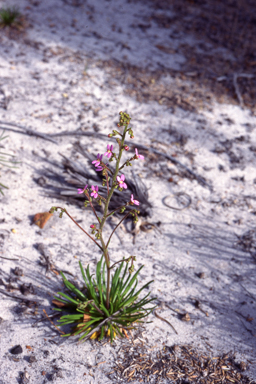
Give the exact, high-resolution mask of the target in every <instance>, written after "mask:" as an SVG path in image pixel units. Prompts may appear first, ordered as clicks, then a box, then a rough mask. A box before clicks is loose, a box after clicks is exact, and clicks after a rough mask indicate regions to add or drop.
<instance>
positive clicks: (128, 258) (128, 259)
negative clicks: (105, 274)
mask: <svg viewBox="0 0 256 384" xmlns="http://www.w3.org/2000/svg"><path fill="white" fill-rule="evenodd" d="M133 258H134V256H129V257H127V259H122V260H119V261H116V262H115V263H114V264H112V265H111V267H110V269H112V268H113V267H114V266H115V265H116V264H119V263H122V262H123V261H127V262H128V261H130V260H131V259H132V264H133Z"/></svg>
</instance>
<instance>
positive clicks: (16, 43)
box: [0, 0, 256, 384]
mask: <svg viewBox="0 0 256 384" xmlns="http://www.w3.org/2000/svg"><path fill="white" fill-rule="evenodd" d="M75 3H76V2H74V3H73V5H72V1H71V0H70V2H68V1H67V2H64V1H62V0H45V1H32V0H31V1H29V0H19V3H18V5H19V7H20V10H21V12H22V13H23V14H24V15H26V20H27V25H26V29H25V31H24V32H19V33H17V36H15V37H13V36H10V33H9V32H8V31H1V35H0V49H1V56H0V92H1V93H0V120H1V123H0V127H1V128H4V127H5V128H9V129H13V130H14V131H16V132H14V131H11V130H10V131H9V132H8V131H6V133H8V138H7V139H5V140H4V141H2V142H1V148H2V149H3V150H4V151H7V152H8V153H10V154H13V155H14V156H15V157H16V158H17V160H19V161H20V162H21V163H20V164H19V165H18V167H17V168H15V169H7V168H2V169H1V179H0V181H1V182H2V183H3V184H5V185H8V187H9V189H8V190H4V193H5V194H4V196H3V197H1V214H0V222H1V224H0V236H1V237H0V244H1V254H0V255H1V257H3V258H0V281H1V286H0V288H1V291H0V295H1V323H0V337H1V339H0V340H1V343H0V351H1V363H0V377H1V379H0V383H2V384H12V383H16V382H22V383H23V382H24V383H25V382H30V383H38V384H40V383H45V382H48V381H54V382H56V383H71V382H72V383H80V382H84V383H101V384H102V383H113V382H115V381H114V379H113V378H112V379H110V378H108V376H107V373H108V372H110V371H111V370H112V367H113V366H114V364H115V361H116V359H117V358H118V356H119V355H118V351H119V348H120V346H122V343H128V341H122V340H117V341H116V342H115V343H114V344H113V345H112V346H111V345H110V344H109V343H107V342H106V341H104V342H101V343H99V342H95V341H89V342H86V343H84V344H81V345H77V343H76V340H74V339H69V340H67V339H65V340H64V339H62V338H61V337H60V336H59V334H58V333H57V332H56V330H55V328H54V327H53V326H52V325H51V324H50V323H49V322H46V321H44V322H39V323H37V324H36V326H34V325H35V323H36V321H37V320H39V319H41V317H43V316H44V315H43V309H45V310H46V312H47V313H48V314H49V315H50V314H52V313H53V312H52V310H51V307H52V305H51V300H52V298H53V295H54V294H55V293H56V292H57V291H59V290H61V288H62V282H61V278H60V277H59V276H57V275H55V274H54V273H52V272H51V271H49V272H47V273H46V269H45V267H43V266H42V265H41V264H40V262H39V261H40V252H39V250H38V244H40V243H43V244H44V246H45V249H46V250H47V251H48V252H49V253H50V255H51V258H52V260H53V262H54V264H55V266H56V267H57V268H58V269H60V270H68V271H70V272H71V273H72V274H73V275H74V276H75V277H77V278H78V279H79V281H80V275H79V267H78V260H81V261H82V263H83V264H84V265H85V266H86V265H87V264H88V263H90V265H91V266H92V268H93V266H95V263H96V260H98V257H99V254H98V252H97V250H96V249H95V248H94V246H93V244H91V243H90V241H89V240H88V239H87V238H85V237H84V236H83V234H82V233H80V232H79V230H77V228H75V226H74V225H73V223H72V222H71V221H70V220H69V219H68V217H64V218H63V219H62V220H60V219H58V217H57V215H56V216H54V217H53V218H52V219H51V220H50V221H49V222H48V223H47V225H46V226H45V227H44V228H43V229H39V228H38V227H37V226H36V225H31V223H32V218H33V216H34V215H35V214H36V213H38V212H44V211H48V210H49V209H50V208H51V206H53V205H57V204H58V205H60V202H59V201H58V199H53V198H51V197H49V195H48V194H47V190H46V189H45V188H44V187H43V186H41V185H40V183H38V179H39V177H42V175H44V173H45V174H46V168H49V167H50V166H49V161H52V162H53V161H55V162H58V163H61V155H60V153H61V154H63V155H65V156H66V157H68V158H70V159H73V160H76V161H80V162H82V163H83V164H85V166H86V164H87V163H86V161H85V159H84V158H83V157H82V156H81V155H80V154H77V153H76V152H75V151H74V147H73V144H74V143H75V142H77V141H79V142H80V144H81V145H82V146H84V148H86V149H87V150H88V151H90V152H91V153H98V152H100V153H102V152H103V151H104V150H105V148H106V145H107V144H108V143H109V141H108V140H103V139H101V138H97V137H92V136H91V137H90V136H87V137H86V136H76V135H70V136H58V137H57V136H56V137H54V140H55V143H54V142H50V141H48V140H46V139H44V138H40V137H36V136H35V135H32V136H30V135H28V134H26V132H25V131H24V129H22V128H19V127H18V126H10V125H8V123H14V124H16V125H20V126H22V127H26V128H30V129H31V130H33V131H34V132H40V133H43V134H46V135H47V134H48V135H50V134H56V133H63V132H64V131H70V132H71V131H75V130H78V129H79V130H80V132H94V133H95V132H96V133H100V134H108V133H109V132H110V131H111V130H112V129H113V128H114V127H115V123H117V121H118V112H119V111H120V110H125V111H127V112H128V113H130V115H131V116H132V127H133V130H134V135H135V139H134V141H135V142H136V143H140V144H142V145H144V146H146V147H147V148H149V149H150V148H153V149H155V150H156V151H158V152H161V153H164V154H166V155H169V156H172V157H174V158H175V159H177V160H178V161H179V162H181V163H182V164H184V165H185V166H186V167H187V168H189V169H190V170H192V171H193V172H194V173H195V174H197V175H199V176H200V177H201V178H203V180H205V183H202V182H200V180H199V179H195V178H194V177H191V175H189V174H188V173H187V172H185V171H184V168H182V167H179V166H177V165H175V164H174V163H173V162H172V161H170V160H168V159H167V158H165V157H163V156H160V155H157V154H154V153H152V152H148V151H142V153H143V154H144V155H145V161H144V162H136V163H135V165H134V167H133V170H134V172H135V173H136V174H139V175H140V176H141V178H142V180H143V181H144V182H145V184H146V186H147V188H149V190H148V194H149V200H150V202H151V204H152V206H153V208H152V210H151V217H148V218H147V220H148V221H149V222H150V223H158V224H159V225H158V226H156V228H155V229H153V230H152V231H150V232H143V231H140V233H139V234H138V235H137V237H136V241H135V244H133V242H132V241H133V236H132V235H131V234H130V233H126V232H124V231H123V230H120V231H119V236H114V237H113V242H112V247H111V252H112V258H113V260H118V259H119V258H120V256H121V257H123V256H129V255H130V254H136V255H137V260H138V263H137V266H140V265H141V264H144V265H145V267H144V269H143V270H142V273H141V276H140V283H141V282H142V281H145V279H148V280H151V279H154V283H153V284H152V286H151V293H152V295H153V296H155V297H157V303H158V304H159V309H158V314H159V315H160V316H161V317H163V318H165V319H166V320H168V321H169V322H171V324H172V325H173V327H174V328H175V329H176V331H177V333H178V334H175V332H174V331H173V329H172V328H171V327H170V326H169V325H168V324H167V323H165V322H164V321H162V320H161V319H159V318H157V317H156V316H155V315H154V314H152V315H151V316H150V319H149V320H150V321H152V322H151V323H149V324H145V325H144V326H143V329H142V330H143V334H142V336H141V338H142V339H143V340H144V342H145V343H146V345H148V348H150V347H152V346H157V348H161V347H162V346H163V344H164V345H167V346H172V345H174V344H178V345H182V344H189V345H192V346H194V347H195V348H198V349H200V350H202V351H206V353H208V354H209V355H213V356H214V355H219V354H221V353H223V352H230V351H232V352H235V353H236V356H237V359H238V361H241V360H243V361H247V360H248V361H249V362H250V364H249V368H248V371H247V372H246V374H247V375H248V376H249V377H251V378H252V379H254V380H255V379H256V369H255V366H256V364H255V363H256V352H255V351H256V346H255V344H256V338H255V336H256V308H255V302H256V284H255V283H256V274H255V262H256V258H255V249H256V236H255V233H254V230H255V214H256V191H255V188H256V187H255V183H256V174H255V163H256V158H255V153H256V117H255V115H254V113H253V112H252V110H250V109H247V108H246V107H245V108H242V106H241V105H239V103H238V102H237V101H233V102H230V103H229V104H223V103H222V104H221V103H219V102H218V101H217V100H213V99H212V100H211V101H210V102H209V103H205V104H204V105H202V104H200V105H198V108H193V110H188V109H186V108H182V106H181V105H179V103H176V104H175V103H174V104H173V105H172V106H170V105H168V104H166V103H165V102H164V100H162V99H161V98H160V99H159V100H158V101H155V100H149V101H148V102H146V101H139V100H138V97H135V96H136V95H135V94H134V95H133V94H132V92H131V89H130V94H129V92H128V91H129V89H128V87H127V84H124V83H125V82H126V80H127V77H128V76H132V75H131V74H130V72H129V68H132V71H133V72H134V71H135V70H136V68H137V71H138V72H139V71H141V70H142V69H143V70H145V73H147V76H148V78H149V79H151V80H150V81H151V84H152V86H155V84H156V83H157V84H159V86H161V87H162V88H163V89H171V88H172V87H174V86H177V79H175V77H173V75H172V71H173V70H175V71H179V70H182V65H184V63H185V62H186V57H185V56H183V55H182V54H180V53H179V52H178V51H179V45H182V44H184V43H186V44H190V46H191V47H192V48H193V49H195V50H196V49H198V50H199V49H200V41H198V40H196V39H195V37H193V36H191V35H189V34H188V35H182V34H181V35H180V36H178V37H177V38H175V39H173V40H172V38H171V37H170V34H169V33H167V32H166V29H163V28H161V27H160V26H159V25H158V24H157V23H155V22H154V21H152V22H151V23H150V27H147V28H146V27H144V28H142V27H141V28H138V27H137V26H138V25H140V24H141V25H145V24H147V23H145V20H146V21H147V20H149V19H150V16H151V14H152V8H150V7H149V6H147V4H145V3H143V2H134V3H132V2H125V1H121V0H116V1H104V2H103V1H100V0H94V1H86V2H84V3H83V4H82V5H81V6H74V5H75ZM6 4H7V2H4V1H0V6H3V5H6ZM10 4H17V3H15V2H14V1H8V5H10ZM77 4H78V5H79V2H77ZM154 12H156V13H157V12H158V14H161V12H163V11H161V10H160V11H159V10H156V11H154ZM165 12H166V11H165ZM167 44H169V45H172V50H171V51H169V52H167V51H166V50H163V49H159V48H157V47H156V45H162V46H166V45H167ZM213 48H214V47H213ZM214 49H215V48H214ZM223 54H224V55H226V56H227V57H229V56H230V55H232V54H231V53H230V51H228V50H227V51H225V50H224V53H223ZM213 55H214V52H213ZM115 60H116V61H115ZM110 61H112V63H115V62H117V63H118V64H117V66H116V67H115V66H113V65H110V64H109V65H107V64H106V63H109V62H110ZM160 64H161V66H162V67H164V71H163V73H164V74H163V76H159V73H158V76H157V78H156V76H155V73H156V72H157V70H159V68H160V69H161V67H160ZM122 65H123V67H122ZM129 66H132V67H129ZM122 68H125V69H122ZM168 71H169V72H168ZM131 73H132V72H131ZM168 73H169V74H168ZM183 82H184V86H186V87H188V88H189V87H193V79H185V80H183ZM127 90H128V91H127ZM161 100H162V101H161ZM87 165H88V164H87ZM52 168H53V169H55V170H56V168H54V165H52ZM59 172H62V171H61V170H60V171H59ZM45 179H46V180H47V177H46V176H45ZM48 182H49V180H48ZM81 187H83V186H81ZM182 193H185V194H187V195H185V197H187V199H190V200H188V201H191V204H190V205H189V206H188V207H187V208H185V209H183V210H176V209H173V208H172V207H176V208H180V207H183V206H182V204H181V203H179V201H178V200H179V197H180V194H182ZM183 197H184V195H183ZM135 198H136V197H135ZM61 205H62V206H65V207H67V209H68V211H69V212H70V214H72V215H73V216H74V217H75V218H76V219H77V220H81V225H84V227H85V228H88V227H89V223H90V222H91V221H92V220H93V216H92V213H91V212H85V211H84V210H81V209H80V208H78V207H77V206H76V205H72V204H69V203H66V204H65V202H61ZM167 205H169V207H168V206H167ZM159 222H160V223H159ZM107 231H110V228H107ZM248 231H251V232H248ZM246 233H247V237H245V236H244V237H242V238H241V236H243V235H244V234H246ZM239 236H240V237H239ZM239 240H240V241H239ZM238 243H239V244H238ZM8 259H10V260H8ZM12 259H13V260H12ZM16 267H19V268H21V269H22V270H23V274H22V276H20V277H17V276H16V275H15V274H14V269H15V268H16ZM8 284H9V285H10V286H9V288H8ZM22 284H27V285H29V284H31V285H30V288H28V289H30V293H29V294H28V295H27V296H26V297H25V299H31V300H33V301H38V304H37V305H36V306H35V305H33V306H31V308H29V307H27V306H25V305H24V304H23V302H22V300H18V299H17V300H16V299H13V298H11V297H8V296H7V295H5V294H4V292H5V293H10V294H12V295H16V296H19V297H20V298H21V299H23V298H24V296H23V295H22V293H21V292H20V286H21V285H22ZM196 301H198V302H199V303H200V308H201V310H200V309H198V308H197V307H196V305H195V304H196ZM170 307H171V308H172V309H173V310H171V309H170ZM185 313H188V314H189V317H190V321H187V322H186V321H182V320H181V319H180V316H178V314H185ZM15 345H21V347H22V349H23V352H22V354H19V355H16V356H15V355H12V354H11V353H10V349H11V348H12V347H13V346H15ZM32 355H34V356H35V357H36V360H37V361H35V362H33V363H32V362H31V361H32V360H31V361H30V357H31V356H32ZM100 362H104V363H103V364H100V365H98V363H100ZM56 367H58V369H59V370H58V369H57V368H56ZM24 372H26V374H25V375H23V376H24V377H25V378H24V377H23V379H22V378H21V377H22V373H24ZM56 372H57V373H58V372H61V373H59V375H58V374H57V373H56ZM26 380H27V381H26ZM116 382H119V381H116ZM134 382H136V381H134Z"/></svg>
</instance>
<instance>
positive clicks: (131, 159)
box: [119, 156, 136, 171]
mask: <svg viewBox="0 0 256 384" xmlns="http://www.w3.org/2000/svg"><path fill="white" fill-rule="evenodd" d="M135 159H136V156H133V157H131V158H130V159H129V160H127V161H126V162H125V163H124V164H123V165H122V166H121V167H120V168H119V171H121V169H123V168H124V167H125V165H126V163H129V162H130V161H133V160H135Z"/></svg>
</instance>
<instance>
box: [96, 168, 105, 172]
mask: <svg viewBox="0 0 256 384" xmlns="http://www.w3.org/2000/svg"><path fill="white" fill-rule="evenodd" d="M102 170H103V167H97V168H96V169H95V171H96V172H100V171H102Z"/></svg>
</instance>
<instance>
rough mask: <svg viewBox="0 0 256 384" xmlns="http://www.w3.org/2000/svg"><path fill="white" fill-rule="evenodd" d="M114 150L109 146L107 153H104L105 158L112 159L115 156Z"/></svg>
mask: <svg viewBox="0 0 256 384" xmlns="http://www.w3.org/2000/svg"><path fill="white" fill-rule="evenodd" d="M112 150H113V145H109V144H108V146H107V152H105V153H104V156H107V157H108V158H109V159H110V157H111V156H112V155H113V153H112Z"/></svg>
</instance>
